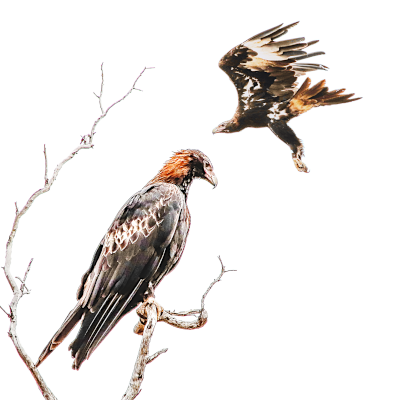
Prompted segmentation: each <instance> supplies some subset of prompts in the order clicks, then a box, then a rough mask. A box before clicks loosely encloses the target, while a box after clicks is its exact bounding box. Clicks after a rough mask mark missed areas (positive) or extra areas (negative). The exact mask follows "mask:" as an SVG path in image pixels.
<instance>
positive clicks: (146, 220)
mask: <svg viewBox="0 0 400 400" xmlns="http://www.w3.org/2000/svg"><path fill="white" fill-rule="evenodd" d="M195 178H202V179H205V180H206V181H208V182H210V183H211V184H212V185H213V186H214V187H215V186H217V183H218V181H217V177H216V176H215V174H214V171H213V167H212V165H211V161H210V160H209V159H208V157H207V156H206V155H205V154H203V153H202V152H201V151H199V150H181V151H178V152H176V153H174V155H173V156H172V157H171V158H170V159H169V160H168V161H167V162H166V163H165V165H164V166H163V168H162V169H161V170H160V172H159V173H158V174H157V175H156V176H155V178H154V179H152V180H151V181H150V182H149V183H148V184H147V185H146V186H145V187H144V188H143V189H142V190H140V191H139V192H137V193H135V194H134V195H133V196H132V197H131V198H130V199H129V200H128V201H127V202H126V203H125V204H124V206H123V207H122V208H121V210H120V211H119V213H118V214H117V216H116V217H115V219H114V221H113V223H112V224H111V226H110V228H109V229H108V232H107V233H106V235H105V236H104V237H103V239H102V240H101V242H100V244H99V246H98V248H97V250H96V252H95V254H94V256H93V260H92V263H91V266H90V268H89V269H88V271H87V272H86V273H85V274H84V275H83V277H82V283H81V285H80V287H79V289H78V292H77V299H78V303H77V305H76V306H75V308H74V309H73V310H72V311H71V312H70V313H69V314H68V316H67V318H66V320H65V321H64V323H63V324H62V326H61V328H60V329H59V330H58V331H57V332H56V334H55V335H54V336H53V337H52V338H51V340H50V342H49V343H48V344H47V346H46V347H45V349H44V350H43V352H42V354H41V355H40V357H39V359H38V361H37V364H36V366H39V365H40V364H41V363H42V362H43V361H44V360H45V359H46V358H47V357H48V356H49V354H50V353H51V352H52V351H53V350H54V349H55V348H56V347H57V346H58V345H59V344H60V343H61V342H62V341H63V340H64V339H65V338H66V336H67V335H68V334H69V333H70V331H71V330H72V329H73V328H74V326H75V325H76V324H77V323H78V322H79V321H80V320H82V324H81V328H80V330H79V332H78V335H77V337H76V339H75V340H74V341H73V342H72V343H71V344H70V346H69V349H70V350H71V353H72V357H73V358H74V362H73V365H72V368H73V369H79V368H80V366H81V364H82V363H83V361H84V360H85V359H88V358H89V357H90V355H91V354H92V352H93V351H94V350H95V349H96V347H97V346H98V345H99V344H100V343H101V341H102V340H103V339H104V338H105V337H106V336H107V335H108V333H110V331H111V329H113V328H114V326H115V325H116V324H117V322H118V321H119V320H120V319H121V318H122V317H123V316H124V315H125V314H127V313H128V312H130V311H132V310H133V309H134V308H135V307H136V306H137V305H138V304H139V303H141V302H143V301H145V300H146V299H147V297H148V296H151V295H152V293H153V289H154V288H156V287H157V285H158V284H159V283H160V282H161V280H162V279H163V278H164V276H165V275H166V274H168V273H169V272H170V271H172V270H173V269H174V268H175V266H176V264H177V263H178V262H179V259H180V258H181V256H182V253H183V249H184V247H185V243H186V238H187V235H188V232H189V228H190V214H189V210H188V207H187V196H188V192H189V188H190V185H191V184H192V181H193V179H195Z"/></svg>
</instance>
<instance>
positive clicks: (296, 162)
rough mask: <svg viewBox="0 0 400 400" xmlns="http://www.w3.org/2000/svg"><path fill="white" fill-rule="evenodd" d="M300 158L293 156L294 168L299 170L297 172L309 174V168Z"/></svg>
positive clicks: (297, 155) (296, 155)
mask: <svg viewBox="0 0 400 400" xmlns="http://www.w3.org/2000/svg"><path fill="white" fill-rule="evenodd" d="M300 157H301V156H300V155H299V154H294V153H293V154H292V158H293V162H294V166H295V167H296V168H297V171H300V172H306V173H308V172H309V169H308V168H307V165H306V164H304V163H303V161H301V158H300Z"/></svg>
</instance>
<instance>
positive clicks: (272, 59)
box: [213, 22, 359, 172]
mask: <svg viewBox="0 0 400 400" xmlns="http://www.w3.org/2000/svg"><path fill="white" fill-rule="evenodd" d="M297 24H298V22H296V23H294V24H291V25H287V26H285V27H282V25H283V24H281V25H278V26H276V27H274V28H271V29H269V30H267V31H264V32H261V33H259V34H258V35H256V36H253V37H252V38H250V39H248V40H246V41H245V42H244V43H242V44H240V45H238V46H236V47H234V48H233V49H232V50H231V51H229V52H228V53H227V54H225V55H224V57H222V58H221V60H220V62H219V67H220V68H221V69H222V70H223V71H224V72H225V73H226V74H227V75H228V76H229V78H230V79H231V80H232V82H233V83H234V85H235V87H236V90H237V93H238V106H237V109H236V112H235V115H234V116H233V118H232V119H230V120H229V121H225V122H223V123H222V124H220V125H218V126H217V127H216V128H215V129H214V130H213V133H232V132H239V131H241V130H242V129H245V128H248V127H252V128H262V127H268V128H270V129H271V131H272V132H273V133H274V134H275V135H276V136H278V137H279V139H281V140H282V141H283V142H285V143H286V144H287V145H288V146H289V147H290V149H291V150H292V152H293V154H292V157H293V161H294V164H295V166H296V168H297V169H298V170H299V171H300V172H308V168H307V166H306V165H305V164H304V162H303V161H302V159H301V158H302V156H303V155H304V150H303V145H302V143H301V141H300V140H299V138H298V137H297V136H296V135H295V133H294V132H293V130H292V129H291V128H290V127H289V126H288V125H287V123H288V122H289V121H290V120H291V119H292V118H294V117H297V116H298V115H300V114H303V113H305V112H306V111H308V110H311V108H314V107H319V106H328V105H333V104H342V103H349V102H351V101H355V100H358V99H359V98H352V96H353V95H354V94H342V93H343V92H344V91H345V89H340V90H333V91H329V90H328V88H327V87H326V86H325V81H324V80H323V81H321V82H319V83H317V84H316V85H314V86H312V87H310V84H311V80H310V78H307V79H306V80H305V81H304V83H303V84H302V85H301V87H300V89H296V86H297V79H298V77H300V76H302V75H305V74H306V73H307V72H311V71H316V70H326V69H327V67H325V66H324V65H321V64H309V63H300V62H298V61H300V60H304V59H306V58H310V57H313V56H317V55H321V54H325V53H323V52H315V53H310V54H307V52H305V51H304V49H305V48H307V47H309V46H311V45H313V44H315V43H317V42H318V40H315V41H312V42H308V43H307V42H304V38H297V39H291V40H282V41H277V40H276V39H277V38H279V37H281V36H282V35H284V34H285V33H286V32H287V31H288V29H289V28H292V27H293V26H295V25H297Z"/></svg>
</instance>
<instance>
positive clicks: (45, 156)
mask: <svg viewBox="0 0 400 400" xmlns="http://www.w3.org/2000/svg"><path fill="white" fill-rule="evenodd" d="M43 147H44V149H43V153H44V184H45V185H47V183H48V182H49V179H48V178H47V153H46V145H44V146H43Z"/></svg>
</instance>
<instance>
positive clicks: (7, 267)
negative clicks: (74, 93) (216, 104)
mask: <svg viewBox="0 0 400 400" xmlns="http://www.w3.org/2000/svg"><path fill="white" fill-rule="evenodd" d="M146 69H149V68H144V69H143V70H142V72H141V73H140V74H139V76H138V77H137V78H136V80H135V82H134V83H133V86H132V87H131V89H130V90H129V91H128V92H127V93H126V94H125V96H123V97H122V98H121V99H119V100H118V101H116V102H115V103H113V104H112V105H111V106H110V107H108V108H107V110H106V111H105V112H103V109H102V106H101V96H102V94H103V83H104V76H103V64H102V66H101V71H102V84H101V92H100V96H98V97H99V101H100V108H101V111H102V114H101V116H100V117H99V118H97V119H96V121H95V122H94V124H93V126H92V129H91V131H90V134H88V135H85V136H83V137H82V139H81V142H80V144H79V146H78V147H76V148H75V149H74V150H73V151H72V152H71V153H70V154H69V155H68V156H67V157H66V158H64V159H63V160H62V161H61V162H60V163H59V164H58V165H57V166H56V168H55V169H54V171H53V175H52V176H51V178H50V179H48V176H47V153H46V146H45V147H44V150H43V152H44V158H45V174H44V186H43V187H42V188H41V189H39V190H37V191H36V192H35V193H33V194H32V195H31V196H30V198H29V199H28V201H27V202H26V204H25V206H24V207H23V208H22V209H21V211H19V210H18V207H17V203H15V217H14V222H13V225H12V229H11V233H10V235H9V237H8V241H7V244H6V254H5V264H4V267H3V269H4V274H5V277H6V279H7V281H8V283H9V285H10V288H11V290H12V292H13V297H12V300H11V303H10V305H9V307H10V313H7V312H6V311H5V310H4V309H3V308H2V307H1V306H0V308H1V309H2V310H3V311H4V312H5V314H6V315H7V316H8V318H9V319H10V329H9V332H8V336H9V337H10V338H11V340H12V342H13V344H14V346H15V348H16V350H17V352H18V354H19V356H20V357H21V359H22V361H23V362H24V363H25V365H26V366H27V367H28V369H29V371H30V373H31V374H32V375H33V377H34V379H35V381H36V383H37V384H38V386H39V389H40V391H41V392H42V395H43V397H44V398H45V399H48V400H56V397H55V396H54V394H53V393H52V392H51V390H50V389H49V387H48V386H47V385H46V383H45V381H44V379H43V378H42V376H41V374H40V373H39V371H38V369H37V368H36V366H35V364H34V363H33V361H32V360H31V358H30V357H29V356H28V354H27V353H26V351H25V350H24V348H23V347H22V345H21V342H20V340H19V338H18V336H17V307H18V303H19V301H20V300H21V298H22V296H23V295H24V294H25V293H29V291H28V289H27V287H26V279H27V276H28V273H29V270H30V267H31V264H32V260H31V261H30V263H29V265H28V268H27V270H26V272H25V275H24V278H23V279H22V280H21V279H20V278H16V277H14V276H13V274H12V273H11V257H12V248H13V244H14V239H15V235H16V233H17V229H18V225H19V222H20V220H21V218H22V217H23V216H24V214H25V213H26V212H27V211H28V210H29V208H30V207H31V206H32V204H33V202H34V201H35V200H36V199H37V198H38V197H39V196H40V195H42V194H44V193H46V192H48V191H49V190H50V189H51V187H52V185H53V183H54V182H55V180H56V179H57V176H58V173H59V172H60V170H61V168H62V167H63V166H64V165H65V164H66V163H67V162H68V161H69V160H71V159H72V158H73V157H74V156H75V155H76V154H78V153H79V152H80V151H81V150H84V149H91V148H92V147H93V143H92V142H93V135H94V134H95V131H94V130H95V128H96V126H97V124H98V123H99V121H100V120H102V119H103V118H104V117H105V116H106V115H107V113H108V111H109V110H110V109H111V108H112V107H113V106H115V105H116V104H118V103H119V102H121V101H122V100H124V99H125V98H126V97H127V96H128V95H129V94H130V93H131V92H132V91H133V90H134V89H135V85H136V83H137V81H138V80H139V78H140V77H141V76H142V75H143V73H144V72H145V70H146ZM16 279H19V280H20V281H21V286H20V287H19V286H18V285H17V282H16ZM153 329H154V328H153Z"/></svg>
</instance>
